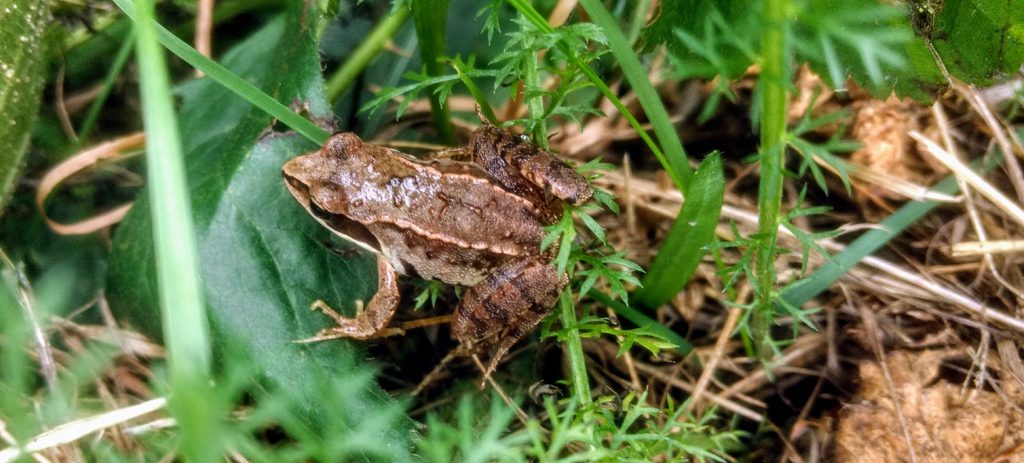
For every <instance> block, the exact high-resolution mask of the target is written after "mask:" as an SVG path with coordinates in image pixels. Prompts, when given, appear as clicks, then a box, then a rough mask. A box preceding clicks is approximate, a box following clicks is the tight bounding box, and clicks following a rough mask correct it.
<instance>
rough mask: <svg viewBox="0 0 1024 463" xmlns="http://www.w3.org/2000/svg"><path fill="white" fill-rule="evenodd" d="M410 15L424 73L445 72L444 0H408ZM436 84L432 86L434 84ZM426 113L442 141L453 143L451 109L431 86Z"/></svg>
mask: <svg viewBox="0 0 1024 463" xmlns="http://www.w3.org/2000/svg"><path fill="white" fill-rule="evenodd" d="M412 19H413V22H414V23H415V24H416V36H417V37H418V38H419V43H420V60H421V61H423V67H424V68H426V71H427V75H429V76H432V77H436V76H441V75H444V74H445V71H447V69H445V68H446V66H445V64H444V63H443V62H441V60H442V58H444V53H445V52H444V49H445V43H444V39H445V35H446V34H445V32H446V31H447V28H448V0H416V1H414V2H412ZM435 88H436V87H435ZM427 99H429V100H430V114H431V116H433V118H434V129H435V130H437V136H438V138H439V139H440V140H441V142H442V143H445V144H448V145H453V144H455V126H453V125H452V119H451V112H450V111H449V110H448V107H447V106H445V105H444V104H443V100H442V98H441V96H440V95H438V94H437V93H435V92H434V91H433V89H431V91H430V93H429V94H428V95H427Z"/></svg>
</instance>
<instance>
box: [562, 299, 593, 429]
mask: <svg viewBox="0 0 1024 463" xmlns="http://www.w3.org/2000/svg"><path fill="white" fill-rule="evenodd" d="M558 308H559V316H560V318H561V319H562V326H564V327H566V328H569V329H567V330H566V331H567V332H568V333H567V338H568V339H566V340H565V349H566V351H567V352H568V354H569V376H570V379H571V381H572V390H573V393H574V394H575V395H576V398H577V400H579V404H580V406H581V408H584V409H586V408H587V406H588V405H590V402H591V399H590V379H589V378H588V377H587V361H586V359H585V358H584V357H583V340H582V338H580V330H579V329H577V328H576V323H577V320H576V306H575V304H573V302H572V291H562V296H561V297H560V298H559V299H558Z"/></svg>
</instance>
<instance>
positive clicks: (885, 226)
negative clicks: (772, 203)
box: [781, 156, 1002, 307]
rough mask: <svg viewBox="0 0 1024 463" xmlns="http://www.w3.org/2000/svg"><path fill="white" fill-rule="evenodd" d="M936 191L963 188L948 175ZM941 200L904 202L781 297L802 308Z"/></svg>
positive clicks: (992, 160) (991, 163)
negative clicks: (874, 227) (876, 226)
mask: <svg viewBox="0 0 1024 463" xmlns="http://www.w3.org/2000/svg"><path fill="white" fill-rule="evenodd" d="M1000 162H1002V157H997V156H993V157H992V158H990V159H989V160H988V162H987V163H986V164H985V165H984V166H982V170H983V171H988V170H991V169H992V168H994V167H995V166H996V165H998V164H999V163H1000ZM932 189H933V190H935V191H937V192H939V193H946V194H950V195H952V194H956V193H957V192H958V191H960V188H959V187H958V186H957V184H956V179H955V178H953V177H948V178H946V179H943V180H942V181H941V182H939V183H937V184H936V185H935V186H934V187H932ZM940 204H941V203H938V202H935V201H911V202H908V203H907V204H905V205H903V207H901V208H899V209H898V210H897V211H896V212H894V213H892V215H890V216H889V217H886V218H885V220H883V221H882V222H881V223H879V224H878V225H879V227H878V228H876V229H872V230H869V231H867V232H865V233H864V234H863V235H861V236H859V237H857V239H855V240H853V242H851V243H850V244H849V245H847V246H846V248H845V249H843V251H842V252H840V253H839V254H836V255H835V256H832V259H830V260H829V261H828V262H826V263H825V265H822V266H821V267H820V268H818V269H817V270H816V271H815V272H814V273H812V274H811V275H810V276H809V277H807V278H804V279H803V280H800V281H799V282H797V283H796V284H794V285H792V286H790V287H789V288H786V289H785V290H784V291H783V292H782V294H781V296H782V299H783V300H785V302H786V303H788V304H791V305H793V306H795V307H800V306H802V305H804V304H806V303H807V301H810V300H811V299H813V298H815V297H817V296H818V295H819V294H821V293H822V292H824V291H825V290H826V289H828V287H829V286H832V283H835V282H836V281H837V280H839V278H840V277H842V276H843V274H845V273H846V272H847V271H849V270H850V269H851V268H853V267H854V266H855V265H857V263H858V262H860V261H861V260H863V259H864V258H865V257H867V256H869V255H871V254H874V253H875V251H877V250H879V249H881V247H882V246H885V244H886V243H888V242H889V241H891V240H892V239H893V238H895V237H897V236H899V234H900V233H902V232H903V230H906V228H907V227H909V226H911V225H913V224H915V223H917V221H918V220H921V218H922V217H924V216H925V215H927V214H928V213H930V212H931V211H932V209H935V208H936V207H937V206H939V205H940Z"/></svg>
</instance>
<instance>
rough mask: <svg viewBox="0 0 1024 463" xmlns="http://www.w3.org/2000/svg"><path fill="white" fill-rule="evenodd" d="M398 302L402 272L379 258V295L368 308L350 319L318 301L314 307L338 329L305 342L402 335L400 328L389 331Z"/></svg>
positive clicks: (317, 335)
mask: <svg viewBox="0 0 1024 463" xmlns="http://www.w3.org/2000/svg"><path fill="white" fill-rule="evenodd" d="M398 302H399V295H398V273H397V272H395V269H394V268H393V267H391V264H390V263H388V261H387V259H385V258H384V257H383V256H377V293H376V294H374V295H373V298H371V299H370V303H369V304H367V305H366V308H365V309H364V310H362V311H359V312H358V313H357V314H356V316H355V317H346V316H344V315H341V314H339V313H338V312H335V311H334V309H331V308H330V306H328V305H327V304H326V303H324V302H323V301H316V302H315V303H313V306H312V307H311V308H312V309H314V310H320V311H321V312H323V313H325V314H327V316H329V317H331V318H333V319H334V321H335V322H337V323H338V326H333V327H330V328H324V329H322V330H320V332H318V333H317V334H316V336H313V337H312V338H309V339H304V340H302V341H301V342H314V341H324V340H328V339H338V338H353V339H371V338H378V337H384V336H391V335H394V334H401V332H402V330H401V329H399V328H387V325H388V322H389V321H391V317H392V316H394V315H395V310H396V309H397V308H398Z"/></svg>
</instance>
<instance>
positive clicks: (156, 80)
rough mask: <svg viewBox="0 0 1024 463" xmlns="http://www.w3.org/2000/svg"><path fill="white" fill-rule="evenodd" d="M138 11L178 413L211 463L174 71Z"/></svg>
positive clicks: (203, 328)
mask: <svg viewBox="0 0 1024 463" xmlns="http://www.w3.org/2000/svg"><path fill="white" fill-rule="evenodd" d="M138 6H139V8H138V16H137V18H136V26H137V27H136V50H137V59H138V63H139V85H140V93H141V98H142V115H143V123H144V125H145V128H146V162H147V166H148V168H147V178H148V182H149V188H150V195H149V199H150V203H151V206H152V207H151V210H152V220H153V244H154V246H155V257H156V266H157V272H156V273H157V284H158V288H159V293H160V309H161V314H162V320H163V331H164V340H165V342H166V344H167V350H168V363H169V366H170V380H171V391H172V399H171V400H172V407H171V409H172V413H173V414H174V415H175V417H176V418H177V420H178V423H179V425H180V426H181V430H182V441H181V445H180V451H181V452H182V454H183V455H184V457H185V459H186V460H187V461H211V459H213V458H215V457H216V455H217V453H219V449H218V448H216V445H215V444H214V443H215V442H217V441H218V439H217V438H216V435H217V427H216V426H214V423H215V420H216V417H215V416H214V415H213V412H212V411H213V410H214V407H211V406H210V404H209V401H210V397H211V394H210V393H209V392H208V390H209V384H210V366H211V351H210V336H209V327H208V326H207V319H206V314H205V312H204V309H205V306H204V301H203V294H202V286H201V285H200V282H199V258H198V255H197V252H196V244H195V232H194V227H193V224H192V208H191V204H190V201H189V196H188V186H187V182H186V180H185V164H184V159H183V156H182V150H181V140H180V139H179V137H178V124H177V118H176V116H175V114H174V107H173V100H172V98H171V90H170V85H171V84H170V80H169V77H168V74H167V63H166V62H165V61H164V55H163V48H161V47H160V44H159V42H158V41H157V32H156V30H155V28H154V21H153V2H152V0H140V1H139V4H138Z"/></svg>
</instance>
